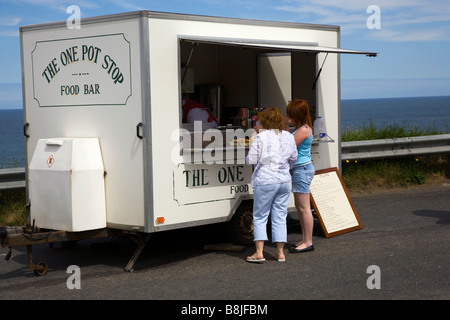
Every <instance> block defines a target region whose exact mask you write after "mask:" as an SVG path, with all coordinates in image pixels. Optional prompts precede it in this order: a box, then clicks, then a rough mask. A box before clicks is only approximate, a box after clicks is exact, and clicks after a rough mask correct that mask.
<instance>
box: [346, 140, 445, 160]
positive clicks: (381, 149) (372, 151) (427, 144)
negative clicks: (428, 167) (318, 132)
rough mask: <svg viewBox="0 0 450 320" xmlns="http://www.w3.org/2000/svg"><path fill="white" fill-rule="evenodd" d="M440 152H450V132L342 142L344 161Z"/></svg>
mask: <svg viewBox="0 0 450 320" xmlns="http://www.w3.org/2000/svg"><path fill="white" fill-rule="evenodd" d="M440 153H441V154H444V153H449V154H450V134H440V135H433V136H420V137H409V138H393V139H379V140H364V141H350V142H342V143H341V159H342V160H343V161H345V160H369V159H381V158H393V157H413V156H418V155H429V154H440Z"/></svg>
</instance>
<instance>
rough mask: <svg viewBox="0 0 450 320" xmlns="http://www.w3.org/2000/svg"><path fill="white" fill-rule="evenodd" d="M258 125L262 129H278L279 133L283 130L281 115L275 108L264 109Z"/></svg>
mask: <svg viewBox="0 0 450 320" xmlns="http://www.w3.org/2000/svg"><path fill="white" fill-rule="evenodd" d="M259 123H260V124H261V125H262V127H263V128H264V129H278V130H280V131H281V130H284V129H285V125H284V119H283V114H282V113H281V111H280V109H278V108H276V107H268V108H266V109H264V111H263V112H262V114H261V119H260V120H259Z"/></svg>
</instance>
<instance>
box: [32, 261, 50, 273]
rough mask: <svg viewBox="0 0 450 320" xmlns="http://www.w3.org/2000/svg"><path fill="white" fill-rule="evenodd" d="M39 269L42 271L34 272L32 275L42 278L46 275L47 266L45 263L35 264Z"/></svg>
mask: <svg viewBox="0 0 450 320" xmlns="http://www.w3.org/2000/svg"><path fill="white" fill-rule="evenodd" d="M37 265H38V266H39V267H41V268H42V270H34V274H36V275H38V276H44V275H46V274H47V270H48V266H47V264H46V263H45V262H39V263H38V264H37Z"/></svg>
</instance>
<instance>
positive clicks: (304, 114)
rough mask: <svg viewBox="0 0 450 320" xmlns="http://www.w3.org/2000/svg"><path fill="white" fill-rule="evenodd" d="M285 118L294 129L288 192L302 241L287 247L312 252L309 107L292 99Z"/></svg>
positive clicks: (310, 123)
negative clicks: (294, 147) (294, 155)
mask: <svg viewBox="0 0 450 320" xmlns="http://www.w3.org/2000/svg"><path fill="white" fill-rule="evenodd" d="M286 113H287V116H288V117H289V120H290V121H291V123H292V124H293V125H294V126H295V128H296V129H295V131H294V133H293V135H294V140H295V143H296V145H297V151H298V156H297V161H296V163H295V165H294V168H292V170H291V175H292V192H293V193H294V200H295V207H296V208H297V212H298V218H299V220H300V225H301V228H302V240H301V241H300V242H298V243H297V244H296V245H295V246H293V247H291V248H289V251H290V252H292V253H301V252H308V251H312V250H314V245H313V242H312V233H313V227H314V218H313V216H312V212H311V203H310V191H309V186H310V184H311V181H312V179H313V178H314V172H315V170H314V166H313V164H312V161H311V143H312V140H313V130H312V122H311V116H310V114H309V105H308V103H307V102H306V101H305V100H302V99H295V100H292V101H291V102H289V104H288V106H287V109H286Z"/></svg>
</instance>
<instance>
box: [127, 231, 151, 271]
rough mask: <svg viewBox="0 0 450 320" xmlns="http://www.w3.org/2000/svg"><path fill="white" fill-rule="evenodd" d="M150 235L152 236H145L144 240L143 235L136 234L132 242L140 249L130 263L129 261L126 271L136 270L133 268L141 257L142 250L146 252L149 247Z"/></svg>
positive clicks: (137, 249)
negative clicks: (146, 247)
mask: <svg viewBox="0 0 450 320" xmlns="http://www.w3.org/2000/svg"><path fill="white" fill-rule="evenodd" d="M150 235H151V234H148V235H146V236H145V238H142V235H141V234H139V233H138V234H136V237H133V238H132V240H133V241H134V242H136V243H137V245H138V247H137V248H136V250H135V251H134V253H133V256H132V257H131V259H130V261H128V264H127V265H126V267H125V271H128V272H132V271H133V270H134V268H133V266H134V263H135V262H136V260H137V259H138V258H139V255H140V254H141V252H142V250H144V248H145V246H146V245H147V242H148V239H149V238H150Z"/></svg>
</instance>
